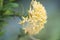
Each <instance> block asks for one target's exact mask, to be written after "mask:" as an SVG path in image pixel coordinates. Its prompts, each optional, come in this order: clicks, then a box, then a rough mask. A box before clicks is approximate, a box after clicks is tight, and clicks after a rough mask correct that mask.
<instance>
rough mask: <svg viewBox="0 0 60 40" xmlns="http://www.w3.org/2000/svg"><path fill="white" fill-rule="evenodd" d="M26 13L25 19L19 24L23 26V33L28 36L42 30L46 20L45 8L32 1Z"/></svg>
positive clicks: (34, 0)
mask: <svg viewBox="0 0 60 40" xmlns="http://www.w3.org/2000/svg"><path fill="white" fill-rule="evenodd" d="M28 13H29V15H28V16H27V17H23V20H22V21H21V22H20V24H23V25H24V26H25V27H23V29H24V30H25V33H28V34H30V35H34V34H37V33H39V31H40V30H41V29H42V28H44V24H45V23H46V20H47V15H46V11H45V8H44V7H43V5H42V4H41V3H40V2H37V1H36V0H32V1H31V5H30V9H29V11H28ZM25 24H27V25H25Z"/></svg>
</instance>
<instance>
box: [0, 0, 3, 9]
mask: <svg viewBox="0 0 60 40" xmlns="http://www.w3.org/2000/svg"><path fill="white" fill-rule="evenodd" d="M2 7H3V0H0V10H1V9H2Z"/></svg>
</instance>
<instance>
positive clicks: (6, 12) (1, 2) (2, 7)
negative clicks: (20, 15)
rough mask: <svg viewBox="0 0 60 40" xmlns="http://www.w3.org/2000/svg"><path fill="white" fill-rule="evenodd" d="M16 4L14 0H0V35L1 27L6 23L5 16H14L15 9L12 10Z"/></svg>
mask: <svg viewBox="0 0 60 40" xmlns="http://www.w3.org/2000/svg"><path fill="white" fill-rule="evenodd" d="M18 6H19V5H18V4H17V3H16V0H0V35H2V34H3V32H2V28H3V26H4V25H5V24H6V22H5V18H7V17H10V16H14V15H15V11H13V8H17V7H18Z"/></svg>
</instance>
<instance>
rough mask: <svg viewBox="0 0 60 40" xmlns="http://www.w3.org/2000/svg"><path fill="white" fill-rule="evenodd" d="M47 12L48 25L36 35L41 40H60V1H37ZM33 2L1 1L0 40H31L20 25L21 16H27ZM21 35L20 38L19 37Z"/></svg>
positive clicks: (28, 0)
mask: <svg viewBox="0 0 60 40" xmlns="http://www.w3.org/2000/svg"><path fill="white" fill-rule="evenodd" d="M37 1H39V2H41V3H42V4H43V6H44V7H45V9H46V11H47V16H48V19H47V23H46V24H45V28H44V29H42V31H41V32H40V33H39V34H37V35H34V37H35V38H37V39H40V40H60V0H37ZM30 2H31V0H0V40H18V39H19V40H31V39H30V38H29V36H27V35H25V34H24V33H23V32H22V31H21V27H22V26H21V25H20V24H18V23H19V22H20V20H21V16H27V15H28V13H27V11H28V9H29V5H30ZM19 35H20V36H19Z"/></svg>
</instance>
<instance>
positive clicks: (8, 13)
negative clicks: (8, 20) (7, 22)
mask: <svg viewBox="0 0 60 40" xmlns="http://www.w3.org/2000/svg"><path fill="white" fill-rule="evenodd" d="M13 14H14V13H13V11H12V10H6V11H5V13H4V15H13Z"/></svg>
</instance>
